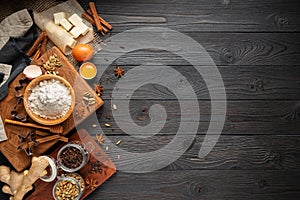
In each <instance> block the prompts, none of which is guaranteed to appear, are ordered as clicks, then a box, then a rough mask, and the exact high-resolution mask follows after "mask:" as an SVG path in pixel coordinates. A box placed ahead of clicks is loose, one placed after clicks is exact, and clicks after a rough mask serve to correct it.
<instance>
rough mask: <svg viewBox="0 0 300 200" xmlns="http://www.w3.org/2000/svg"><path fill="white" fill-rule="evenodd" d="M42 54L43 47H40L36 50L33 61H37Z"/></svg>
mask: <svg viewBox="0 0 300 200" xmlns="http://www.w3.org/2000/svg"><path fill="white" fill-rule="evenodd" d="M40 55H41V49H38V50H37V51H36V52H35V54H34V56H33V57H32V61H33V62H36V61H37V59H39V57H40Z"/></svg>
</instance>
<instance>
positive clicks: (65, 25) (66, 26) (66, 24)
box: [59, 18, 72, 31]
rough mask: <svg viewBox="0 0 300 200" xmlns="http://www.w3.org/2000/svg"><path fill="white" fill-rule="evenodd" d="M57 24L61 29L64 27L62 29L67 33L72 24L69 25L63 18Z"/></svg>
mask: <svg viewBox="0 0 300 200" xmlns="http://www.w3.org/2000/svg"><path fill="white" fill-rule="evenodd" d="M59 24H60V25H61V26H62V27H64V29H66V30H67V31H69V30H70V29H71V28H72V24H71V23H70V22H69V21H68V20H66V19H65V18H63V19H62V20H61V21H60V22H59Z"/></svg>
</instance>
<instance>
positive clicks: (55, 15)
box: [53, 12, 66, 25]
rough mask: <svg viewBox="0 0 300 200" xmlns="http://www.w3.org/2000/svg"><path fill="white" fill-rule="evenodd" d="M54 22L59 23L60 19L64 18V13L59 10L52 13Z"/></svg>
mask: <svg viewBox="0 0 300 200" xmlns="http://www.w3.org/2000/svg"><path fill="white" fill-rule="evenodd" d="M53 16H54V23H55V24H57V25H59V23H60V22H61V20H62V19H66V13H64V12H59V13H54V14H53Z"/></svg>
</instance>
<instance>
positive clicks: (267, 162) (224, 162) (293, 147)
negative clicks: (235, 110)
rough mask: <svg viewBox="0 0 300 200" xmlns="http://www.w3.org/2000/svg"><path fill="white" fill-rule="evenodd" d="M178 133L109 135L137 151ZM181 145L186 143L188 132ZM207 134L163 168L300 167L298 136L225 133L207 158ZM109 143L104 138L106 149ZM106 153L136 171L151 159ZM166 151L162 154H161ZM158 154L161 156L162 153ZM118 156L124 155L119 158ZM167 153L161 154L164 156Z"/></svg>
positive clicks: (165, 141) (119, 164)
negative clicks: (203, 147)
mask: <svg viewBox="0 0 300 200" xmlns="http://www.w3.org/2000/svg"><path fill="white" fill-rule="evenodd" d="M90 132H93V131H90ZM174 137H175V136H170V135H169V136H168V135H155V136H152V137H149V138H145V139H140V138H134V137H132V136H128V135H117V136H112V135H110V136H107V138H108V139H109V140H110V141H111V142H112V143H114V144H115V143H116V142H117V141H118V140H122V141H121V143H120V144H119V145H118V147H119V148H121V149H123V150H126V151H129V152H135V153H147V152H152V151H157V150H159V149H161V148H163V147H164V146H165V145H167V144H169V143H170V142H171V141H172V140H173V139H174ZM177 137H180V138H182V144H180V145H178V146H180V147H183V146H185V144H184V143H185V136H177ZM203 138H204V136H203V135H197V136H196V137H195V139H194V141H193V143H192V144H191V145H190V146H189V147H188V149H187V151H186V152H185V153H184V154H183V155H182V156H180V158H179V159H178V160H176V161H175V162H173V163H171V164H170V165H168V166H167V167H165V168H163V169H161V170H160V171H180V170H233V171H234V170H297V169H299V167H300V157H299V155H300V153H299V152H300V147H299V143H300V139H299V137H298V136H284V135H281V136H280V135H278V136H274V135H263V136H262V135H256V136H248V135H247V136H228V135H221V137H220V138H219V140H218V142H217V144H216V146H215V147H214V149H213V150H212V151H211V152H210V153H209V154H208V155H207V156H206V157H205V158H204V159H199V158H198V154H199V150H200V147H201V145H202V142H203ZM106 146H109V143H108V142H104V144H103V145H102V147H103V149H105V147H106ZM105 153H106V154H107V155H108V157H110V158H111V159H112V160H113V162H114V163H115V164H116V166H117V168H120V167H122V168H123V169H124V168H125V167H126V169H128V170H132V171H134V169H135V166H136V164H137V163H140V165H143V166H144V165H145V164H146V163H147V162H148V161H147V159H145V160H140V159H137V158H132V159H131V158H128V157H126V155H125V154H122V153H121V152H119V151H117V150H115V149H114V148H109V149H108V150H105ZM161 155H162V154H161ZM161 155H158V156H161ZM163 155H168V157H169V158H170V157H171V158H173V157H174V158H175V157H176V153H175V152H168V151H167V150H166V151H164V153H163ZM118 156H120V158H119V159H118ZM163 158H164V157H161V159H162V160H163Z"/></svg>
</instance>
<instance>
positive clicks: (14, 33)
mask: <svg viewBox="0 0 300 200" xmlns="http://www.w3.org/2000/svg"><path fill="white" fill-rule="evenodd" d="M32 25H33V21H32V19H31V17H30V15H29V13H28V11H27V9H23V10H20V11H18V12H15V13H13V14H11V15H10V16H8V17H6V18H5V19H4V20H3V21H2V22H1V23H0V49H2V47H3V46H4V45H5V44H6V43H7V42H8V40H9V38H10V37H22V36H23V35H24V34H25V33H26V32H27V31H28V30H29V28H30V27H31V26H32Z"/></svg>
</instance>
